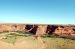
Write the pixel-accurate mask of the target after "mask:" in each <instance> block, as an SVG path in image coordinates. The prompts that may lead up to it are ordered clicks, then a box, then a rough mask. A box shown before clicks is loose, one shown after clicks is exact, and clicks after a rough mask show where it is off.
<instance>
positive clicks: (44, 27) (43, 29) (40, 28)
mask: <svg viewBox="0 0 75 49" xmlns="http://www.w3.org/2000/svg"><path fill="white" fill-rule="evenodd" d="M46 30H47V25H38V28H37V31H36V36H41V35H43V34H45V33H46Z"/></svg>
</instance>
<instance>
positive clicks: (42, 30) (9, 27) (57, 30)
mask: <svg viewBox="0 0 75 49" xmlns="http://www.w3.org/2000/svg"><path fill="white" fill-rule="evenodd" d="M3 31H9V32H11V31H25V32H30V33H32V34H36V35H39V36H40V35H43V34H46V33H48V34H58V35H71V34H72V35H73V34H75V26H62V25H44V24H38V25H37V24H36V25H34V24H33V25H30V24H0V32H3Z"/></svg>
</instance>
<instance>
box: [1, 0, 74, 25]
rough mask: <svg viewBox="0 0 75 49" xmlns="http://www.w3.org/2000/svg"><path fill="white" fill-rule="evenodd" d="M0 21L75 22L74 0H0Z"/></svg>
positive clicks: (35, 22) (34, 22)
mask: <svg viewBox="0 0 75 49" xmlns="http://www.w3.org/2000/svg"><path fill="white" fill-rule="evenodd" d="M0 23H33V24H75V0H0Z"/></svg>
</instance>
